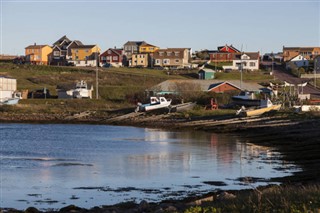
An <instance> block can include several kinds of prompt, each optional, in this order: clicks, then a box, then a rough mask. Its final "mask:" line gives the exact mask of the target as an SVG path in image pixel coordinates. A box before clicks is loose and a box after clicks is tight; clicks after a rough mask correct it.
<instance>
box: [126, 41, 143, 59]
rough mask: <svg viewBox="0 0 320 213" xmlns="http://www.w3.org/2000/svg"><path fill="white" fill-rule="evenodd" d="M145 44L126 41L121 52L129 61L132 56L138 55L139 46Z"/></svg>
mask: <svg viewBox="0 0 320 213" xmlns="http://www.w3.org/2000/svg"><path fill="white" fill-rule="evenodd" d="M144 44H147V43H146V42H145V41H128V42H126V43H125V44H124V45H123V51H124V55H125V56H126V58H127V59H128V60H129V59H131V56H132V54H137V53H140V52H139V50H140V46H141V45H144Z"/></svg>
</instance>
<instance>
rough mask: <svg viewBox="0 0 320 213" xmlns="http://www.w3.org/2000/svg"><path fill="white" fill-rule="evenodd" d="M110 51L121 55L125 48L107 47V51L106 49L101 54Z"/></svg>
mask: <svg viewBox="0 0 320 213" xmlns="http://www.w3.org/2000/svg"><path fill="white" fill-rule="evenodd" d="M108 51H111V52H113V53H115V54H117V55H119V56H121V55H122V51H123V49H113V48H109V49H107V50H106V51H104V52H103V53H102V54H101V56H104V55H107V53H108Z"/></svg>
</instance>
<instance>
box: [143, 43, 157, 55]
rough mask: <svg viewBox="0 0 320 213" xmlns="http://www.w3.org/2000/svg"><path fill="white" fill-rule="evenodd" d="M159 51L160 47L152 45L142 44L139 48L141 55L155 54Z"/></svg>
mask: <svg viewBox="0 0 320 213" xmlns="http://www.w3.org/2000/svg"><path fill="white" fill-rule="evenodd" d="M158 49H159V47H157V46H154V45H151V44H142V45H141V46H140V47H139V52H140V53H154V52H155V51H157V50H158Z"/></svg>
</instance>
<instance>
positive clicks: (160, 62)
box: [153, 48, 191, 68]
mask: <svg viewBox="0 0 320 213" xmlns="http://www.w3.org/2000/svg"><path fill="white" fill-rule="evenodd" d="M190 59H191V48H167V49H159V50H157V51H155V52H154V53H153V60H154V66H155V67H156V66H158V67H169V68H185V67H190Z"/></svg>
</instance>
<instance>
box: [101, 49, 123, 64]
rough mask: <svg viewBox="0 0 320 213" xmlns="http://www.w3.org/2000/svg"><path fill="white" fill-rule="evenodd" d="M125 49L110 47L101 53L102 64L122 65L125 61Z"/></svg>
mask: <svg viewBox="0 0 320 213" xmlns="http://www.w3.org/2000/svg"><path fill="white" fill-rule="evenodd" d="M124 60H125V59H124V55H123V49H117V48H109V49H108V50H106V51H105V52H103V53H102V54H101V55H100V64H101V65H104V64H111V65H112V66H115V67H121V66H123V63H124Z"/></svg>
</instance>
